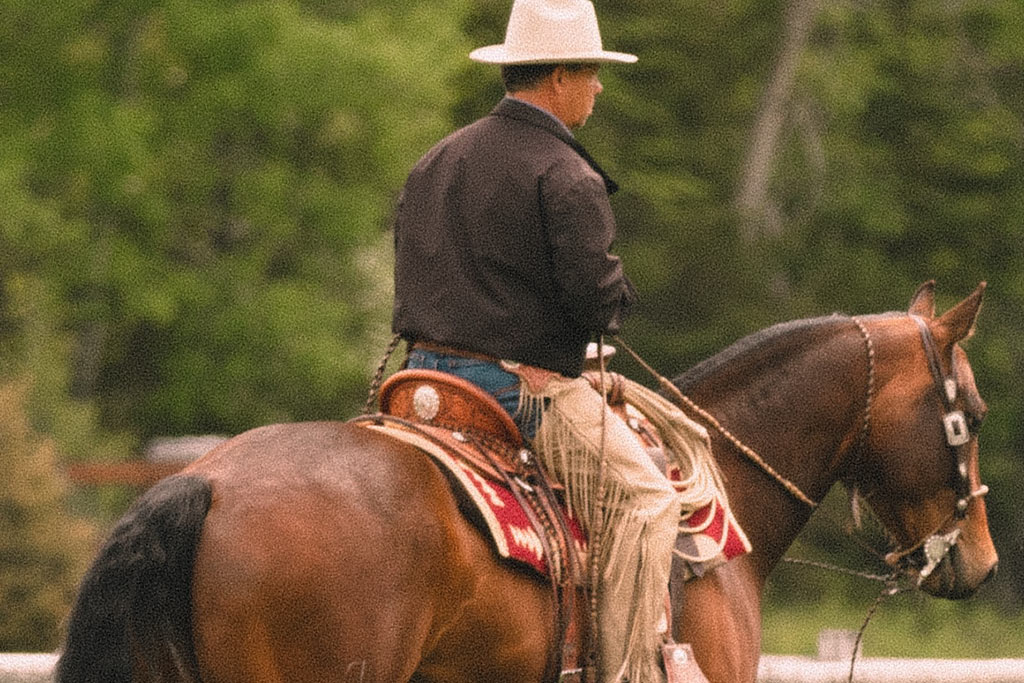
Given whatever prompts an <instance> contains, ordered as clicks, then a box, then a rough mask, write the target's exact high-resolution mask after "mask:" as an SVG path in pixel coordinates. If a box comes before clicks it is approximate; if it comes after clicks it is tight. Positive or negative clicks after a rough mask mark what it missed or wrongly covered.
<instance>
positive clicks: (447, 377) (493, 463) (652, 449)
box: [353, 369, 750, 581]
mask: <svg viewBox="0 0 1024 683" xmlns="http://www.w3.org/2000/svg"><path fill="white" fill-rule="evenodd" d="M609 404H610V405H611V407H612V409H613V410H615V411H616V412H617V413H618V414H619V415H620V416H621V417H622V418H623V419H624V420H625V421H626V423H627V424H628V425H629V426H630V427H631V429H633V431H634V432H635V433H636V434H637V438H638V439H639V440H640V441H641V443H642V444H643V445H644V447H645V448H646V449H647V450H648V452H649V453H650V454H651V456H652V458H653V459H654V460H655V462H656V463H657V464H659V466H662V467H663V468H664V470H665V473H666V476H667V477H668V478H669V480H670V481H673V482H675V483H676V486H677V488H681V487H685V484H683V483H682V482H681V476H680V472H679V469H678V468H677V467H676V466H675V464H674V463H673V459H672V458H666V457H665V455H664V450H663V444H662V443H661V441H660V439H659V437H658V434H657V430H656V429H655V428H654V426H653V425H652V424H651V423H650V422H649V421H647V420H646V418H645V417H644V415H643V414H642V413H641V412H640V411H639V410H637V409H636V408H635V407H634V406H632V405H631V404H629V403H626V402H623V401H617V400H615V399H614V397H613V398H612V399H610V401H609ZM353 422H355V423H358V424H362V425H364V426H366V427H367V428H370V429H373V430H375V431H379V432H383V433H387V434H389V435H390V436H392V437H394V438H396V439H399V440H402V441H405V442H407V443H410V444H412V445H414V446H416V447H418V448H420V449H422V450H423V451H425V452H427V453H428V454H429V455H430V456H431V458H432V459H433V460H434V461H435V462H436V463H437V464H438V465H439V466H441V467H442V469H443V471H444V472H445V473H446V474H447V475H448V476H449V479H450V480H451V481H452V482H453V483H457V484H458V489H459V491H458V493H459V494H460V496H461V498H462V499H463V500H464V501H467V502H469V503H471V507H472V509H473V511H474V516H475V518H476V519H477V520H479V521H481V522H482V526H483V527H485V529H486V532H487V534H488V535H489V536H490V539H491V541H492V544H493V547H494V549H495V551H496V552H497V553H498V555H499V556H501V557H502V558H504V559H507V560H510V561H514V562H517V563H519V564H521V565H523V566H526V567H529V568H530V569H532V570H533V571H535V572H538V573H539V574H541V575H544V576H548V577H549V578H552V579H553V580H555V581H560V580H561V579H562V578H563V572H564V571H565V570H566V569H567V567H566V565H567V563H572V564H573V565H575V566H576V567H580V566H583V565H584V564H585V562H584V561H585V554H586V544H587V541H586V534H585V532H584V530H583V526H582V525H581V524H580V523H579V521H578V520H576V519H574V518H573V517H572V516H571V515H570V514H569V513H568V512H567V511H566V509H565V507H564V505H561V496H559V495H557V494H558V493H560V491H559V490H558V489H559V487H558V486H557V485H555V484H553V483H552V482H550V481H549V480H548V479H547V477H546V475H545V474H544V473H543V472H542V471H540V468H539V465H538V463H537V461H536V460H535V459H534V457H533V454H532V453H531V452H530V451H529V450H528V449H527V448H525V446H524V445H523V441H522V437H521V436H520V434H519V430H518V428H517V427H516V425H515V423H514V422H513V421H512V418H511V417H509V415H508V413H506V412H505V411H504V410H503V409H502V408H501V406H500V405H499V404H498V402H497V401H496V400H495V399H494V398H493V397H492V396H491V395H490V394H488V393H487V392H485V391H483V390H482V389H480V388H479V387H477V386H476V385H475V384H473V383H471V382H469V381H467V380H464V379H462V378H460V377H456V376H455V375H451V374H449V373H444V372H439V371H435V370H425V369H415V370H411V369H406V370H400V371H399V372H396V373H395V374H394V375H392V376H391V377H389V378H388V379H387V381H385V382H384V384H383V385H382V386H381V389H380V414H378V415H372V416H363V417H360V418H356V419H355V420H354V421H353ZM552 492H554V494H555V495H552ZM552 499H557V501H558V502H557V503H553V501H552ZM726 500H727V499H726V498H725V496H724V492H723V493H722V494H721V495H716V496H715V497H714V498H713V499H712V500H711V501H710V502H708V503H707V504H706V505H703V506H701V507H699V508H697V509H695V510H692V511H690V512H688V513H687V514H684V515H683V517H682V518H681V521H680V531H681V532H683V533H680V534H679V535H678V538H677V541H676V553H675V555H676V557H675V562H676V563H677V569H678V570H681V571H682V577H683V578H684V579H687V580H688V579H690V578H693V577H694V576H701V575H703V574H704V573H705V572H707V571H708V570H710V569H711V568H713V567H715V566H718V565H719V564H721V563H723V562H726V561H728V560H730V559H733V558H734V557H737V556H739V555H742V554H743V553H746V552H749V550H750V543H749V541H748V540H747V538H746V536H745V534H744V533H743V530H742V529H741V528H740V526H739V524H738V523H737V522H736V520H735V519H734V518H733V516H732V514H731V512H730V511H729V508H728V505H727V503H726ZM556 504H557V505H558V507H559V509H558V510H553V509H551V508H552V506H553V505H556ZM570 553H571V554H572V555H573V556H572V557H569V554H570ZM680 563H681V566H678V565H679V564H680Z"/></svg>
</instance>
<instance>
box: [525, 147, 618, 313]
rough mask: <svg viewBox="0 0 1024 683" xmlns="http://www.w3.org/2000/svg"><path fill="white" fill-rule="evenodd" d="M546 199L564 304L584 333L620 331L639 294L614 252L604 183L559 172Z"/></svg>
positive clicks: (575, 171) (548, 184) (545, 190)
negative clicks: (612, 250)
mask: <svg viewBox="0 0 1024 683" xmlns="http://www.w3.org/2000/svg"><path fill="white" fill-rule="evenodd" d="M541 195H542V196H541V199H542V204H543V210H544V222H545V227H546V229H547V234H548V242H549V245H550V247H551V257H552V261H553V263H552V266H553V268H554V273H555V280H556V282H557V284H558V288H559V292H558V299H559V302H560V303H561V305H562V307H563V308H564V310H565V311H566V312H567V313H568V315H569V316H570V317H571V318H572V319H573V320H574V321H575V322H576V324H577V325H579V326H580V327H581V328H583V329H586V330H587V331H589V332H610V333H614V332H617V331H618V329H619V327H620V326H621V324H622V322H623V320H625V318H626V316H627V315H628V314H629V312H630V309H631V307H632V306H633V303H634V302H635V301H636V290H635V289H634V287H633V285H632V283H631V282H630V281H629V278H627V277H626V274H625V272H624V270H623V267H622V261H621V260H620V259H619V257H617V256H615V255H613V254H611V253H610V252H609V250H610V249H611V245H612V242H613V241H614V240H615V217H614V215H613V214H612V208H611V204H610V203H609V201H608V193H607V190H606V189H605V184H604V181H603V180H602V179H601V177H600V176H599V175H597V174H596V173H593V172H592V171H590V170H589V169H586V170H585V172H582V171H581V170H580V169H579V167H578V166H576V167H573V168H559V167H555V168H554V169H552V171H551V172H550V173H549V174H547V175H546V176H545V178H544V181H543V186H542V189H541Z"/></svg>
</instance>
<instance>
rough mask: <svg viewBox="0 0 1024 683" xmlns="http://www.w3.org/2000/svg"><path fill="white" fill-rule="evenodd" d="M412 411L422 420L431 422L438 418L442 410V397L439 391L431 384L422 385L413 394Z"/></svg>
mask: <svg viewBox="0 0 1024 683" xmlns="http://www.w3.org/2000/svg"><path fill="white" fill-rule="evenodd" d="M412 409H413V410H414V411H415V412H416V415H417V417H419V418H420V419H421V420H426V421H428V422H429V421H430V420H433V419H434V418H435V417H437V411H438V410H440V409H441V397H440V396H439V395H438V393H437V389H435V388H434V387H432V386H430V385H429V384H421V385H420V386H418V387H416V391H414V392H413V394H412Z"/></svg>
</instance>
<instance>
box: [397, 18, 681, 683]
mask: <svg viewBox="0 0 1024 683" xmlns="http://www.w3.org/2000/svg"><path fill="white" fill-rule="evenodd" d="M470 58H471V59H473V60H475V61H478V62H483V63H487V64H498V65H501V75H502V80H503V82H504V85H505V89H506V95H505V97H504V98H503V99H502V100H501V101H500V102H499V103H498V104H497V106H496V107H495V108H494V109H493V111H491V112H490V114H488V115H487V116H484V117H483V118H481V119H479V120H478V121H476V122H474V123H472V124H470V125H468V126H466V127H465V128H462V129H460V130H458V131H456V132H454V133H452V134H451V135H449V136H448V137H446V138H445V139H444V140H442V141H441V142H439V143H438V144H437V145H436V146H434V147H433V148H432V149H431V150H430V151H429V152H427V154H426V155H425V156H424V157H423V158H422V159H421V160H420V161H419V162H418V163H417V164H416V166H415V167H414V168H413V170H412V172H411V173H410V175H409V178H408V181H407V182H406V184H405V187H404V189H403V191H402V194H401V197H400V201H399V206H398V212H397V218H396V221H395V307H394V318H393V328H394V331H395V332H396V333H398V334H401V335H402V336H403V337H404V338H405V339H406V340H408V341H409V342H410V344H411V346H410V352H409V357H408V367H411V368H431V369H435V370H442V371H446V372H450V373H453V374H455V375H459V376H461V377H463V378H466V379H468V380H470V381H472V382H474V383H476V384H477V385H479V386H480V387H482V388H483V389H484V390H486V391H488V392H489V393H491V394H492V395H493V396H494V397H495V398H497V400H498V402H499V403H500V404H501V405H502V407H503V408H504V409H505V410H506V411H508V413H509V414H510V415H511V416H512V417H513V419H514V421H515V422H516V424H517V425H518V426H519V428H520V430H521V432H522V434H523V435H524V437H525V438H526V439H527V440H529V441H532V442H533V446H534V448H535V449H536V450H537V452H538V453H539V455H540V456H541V459H542V462H544V464H545V466H546V468H547V470H548V472H549V473H550V474H551V475H553V476H555V477H556V478H557V479H559V481H560V482H561V483H562V484H564V485H565V487H566V490H567V495H568V498H569V502H570V506H571V508H573V509H574V512H575V513H576V515H577V516H578V517H579V518H580V519H581V520H583V521H584V523H585V524H587V523H588V522H589V523H590V524H592V525H593V526H599V527H600V529H601V531H602V537H601V538H602V544H601V550H602V551H603V552H601V553H600V555H599V557H598V559H597V560H596V561H598V562H599V563H600V564H599V577H600V578H599V582H598V586H597V594H598V596H599V597H598V614H599V618H598V624H599V627H598V630H599V634H598V636H599V639H598V642H599V648H600V649H599V652H600V680H601V681H602V682H612V681H619V680H623V679H628V680H629V681H631V682H632V683H647V682H649V681H660V680H663V674H662V673H661V671H660V668H659V666H658V661H657V658H656V654H657V652H658V649H659V642H660V640H659V633H658V628H657V622H658V621H659V617H660V616H661V614H662V612H663V609H664V600H665V591H666V586H667V582H668V576H669V571H670V565H671V559H672V548H673V544H674V541H675V538H676V533H677V527H678V523H679V516H680V502H679V497H678V494H677V492H676V491H675V489H674V488H673V487H672V485H671V484H670V483H669V481H668V480H667V479H666V478H665V476H664V475H663V474H662V472H660V471H659V470H658V469H657V468H656V467H655V466H654V465H653V464H652V462H651V460H650V458H649V457H648V455H647V454H646V452H645V451H644V449H643V448H642V446H641V444H640V442H639V441H637V439H636V438H635V436H634V434H633V433H632V432H631V430H630V429H629V427H628V426H627V425H626V424H625V423H624V422H623V421H622V419H620V418H619V417H618V416H617V415H615V414H614V413H612V412H610V411H609V410H608V409H607V407H606V406H605V402H604V400H603V398H602V396H601V395H600V393H599V392H598V391H596V390H595V389H594V388H593V387H592V386H591V384H590V383H589V382H588V381H587V380H586V379H584V378H582V377H581V372H582V369H583V364H584V350H585V347H586V346H587V343H588V342H589V341H590V340H591V339H593V338H594V337H595V336H597V335H601V334H604V333H614V332H615V331H617V330H618V328H619V326H620V324H621V323H622V321H623V319H624V318H625V317H626V315H627V313H628V312H629V309H630V307H631V305H632V304H633V302H634V300H635V292H634V289H633V286H632V284H631V283H630V281H629V280H628V279H627V277H626V275H625V273H624V272H623V268H622V264H621V262H620V260H619V258H618V257H616V256H614V255H612V254H610V253H609V249H610V247H611V245H612V242H613V240H614V238H615V220H614V217H613V214H612V209H611V205H610V203H609V199H608V197H609V195H610V194H611V193H612V192H614V191H615V190H616V185H615V183H614V182H613V181H612V180H611V179H610V178H609V177H608V176H607V174H605V172H604V171H603V170H602V169H601V168H600V167H599V166H598V165H597V163H596V162H595V161H594V160H593V159H592V158H591V157H590V155H588V154H587V152H586V151H585V150H584V149H583V147H582V146H581V145H580V143H579V142H578V141H577V140H576V139H575V138H574V137H573V134H572V132H571V131H572V130H573V129H575V128H578V127H580V126H582V125H583V124H584V123H585V122H586V120H587V118H588V117H589V116H590V114H591V111H592V108H593V105H594V98H595V96H596V95H597V94H598V93H600V92H601V91H602V85H601V82H600V81H599V80H598V68H599V66H600V65H601V64H602V63H607V62H621V63H629V62H634V61H636V57H635V56H633V55H630V54H624V53H621V52H610V51H606V50H604V49H603V48H602V44H601V37H600V34H599V30H598V24H597V18H596V15H595V12H594V8H593V5H592V4H591V3H590V2H589V1H588V0H516V2H515V3H514V5H513V7H512V12H511V15H510V18H509V22H508V28H507V32H506V35H505V42H504V43H503V44H500V45H491V46H488V47H482V48H479V49H477V50H474V51H473V52H472V53H471V54H470ZM599 492H600V493H602V494H603V498H602V499H601V500H598V499H597V498H598V495H599ZM598 513H600V520H599V522H597V521H595V520H597V519H598V518H597V517H596V515H597V514H598ZM588 531H591V532H592V533H593V532H594V531H595V530H594V529H588ZM593 550H597V549H596V548H594V549H593Z"/></svg>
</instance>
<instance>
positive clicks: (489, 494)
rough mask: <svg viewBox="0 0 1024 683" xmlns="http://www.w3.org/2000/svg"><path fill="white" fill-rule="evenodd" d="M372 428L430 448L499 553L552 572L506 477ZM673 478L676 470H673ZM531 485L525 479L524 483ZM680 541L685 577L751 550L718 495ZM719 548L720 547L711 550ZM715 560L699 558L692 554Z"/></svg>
mask: <svg viewBox="0 0 1024 683" xmlns="http://www.w3.org/2000/svg"><path fill="white" fill-rule="evenodd" d="M367 427H368V428H369V429H373V430H375V431H381V432H384V433H387V434H388V435H389V436H392V437H394V438H397V439H400V440H402V441H405V442H407V443H410V444H412V445H414V446H416V447H417V448H420V449H422V450H424V451H426V452H427V453H428V454H429V455H430V456H431V457H432V458H433V459H434V461H435V462H437V463H438V464H439V465H440V466H441V467H443V468H444V469H445V471H447V472H448V473H449V474H450V475H451V477H452V479H453V480H454V481H457V482H458V483H459V485H460V487H461V489H462V492H463V493H464V494H465V497H466V499H467V500H468V501H470V502H471V503H472V504H473V506H474V507H475V509H476V511H477V512H478V513H479V516H480V519H482V520H483V522H484V524H485V526H486V527H487V532H488V534H489V536H490V538H491V541H492V543H493V546H494V548H495V550H496V551H497V553H498V555H499V556H501V557H502V558H504V559H507V560H511V561H514V562H517V563H520V564H522V565H525V566H527V567H529V568H531V569H532V570H533V571H536V572H537V573H539V574H541V575H543V576H547V575H548V562H547V558H546V557H545V556H544V544H543V543H542V542H541V539H540V537H539V536H538V535H537V532H536V531H535V530H534V528H533V525H532V524H531V522H530V519H529V517H528V516H527V513H526V512H525V511H524V510H523V509H522V508H521V507H520V505H519V501H518V500H516V497H515V495H514V494H513V493H512V491H510V490H509V489H508V488H507V487H506V486H505V485H504V483H502V482H499V481H496V480H494V479H491V478H488V477H485V476H484V475H482V474H481V473H480V472H478V471H477V470H476V468H474V467H473V466H472V465H471V464H470V463H467V462H464V461H462V460H460V459H459V458H456V457H453V456H452V455H451V454H450V453H448V452H447V451H446V450H445V449H444V448H442V447H441V446H440V445H438V444H437V443H435V442H433V441H432V440H430V439H428V438H426V437H424V436H421V435H418V434H416V433H415V432H412V431H409V430H406V429H400V428H395V427H390V426H388V425H367ZM668 474H669V478H670V479H671V478H672V475H673V473H672V472H671V470H670V471H669V473H668ZM522 485H523V486H526V484H525V483H523V484H522ZM566 519H567V523H568V527H569V531H570V533H571V534H572V536H573V539H574V544H575V547H576V551H577V552H578V553H579V556H580V559H581V560H583V559H584V557H585V554H586V547H587V539H586V534H585V532H584V531H583V528H582V526H581V525H580V523H579V521H578V520H576V519H574V518H573V517H572V516H570V515H568V514H566ZM680 530H681V531H686V532H688V533H680V534H679V536H678V539H677V541H676V561H677V562H679V561H682V562H684V563H685V569H686V577H687V578H691V577H693V576H702V575H703V574H704V573H705V572H707V571H708V570H710V569H712V568H714V567H715V566H717V565H719V564H721V563H723V562H726V561H728V560H730V559H732V558H734V557H737V556H739V555H742V554H743V553H745V552H749V550H750V544H749V541H747V538H746V536H745V535H744V534H743V530H742V529H741V528H740V527H739V525H738V524H737V523H736V521H735V519H733V518H732V515H731V513H730V512H729V511H728V509H727V508H726V506H723V505H720V504H718V501H717V500H713V501H711V502H710V503H708V504H707V505H705V506H704V507H702V508H698V509H697V510H695V511H693V512H692V513H690V514H689V515H688V516H686V517H685V518H684V519H683V520H682V521H681V523H680ZM715 548H717V549H718V552H717V553H716V552H711V553H709V552H708V550H709V549H711V550H712V551H713V550H714V549H715ZM709 556H710V558H711V559H708V560H703V561H695V560H693V559H691V558H696V557H701V558H707V557H709Z"/></svg>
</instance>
